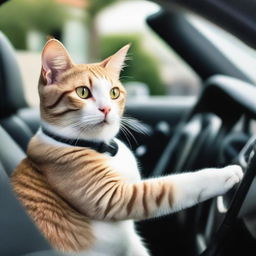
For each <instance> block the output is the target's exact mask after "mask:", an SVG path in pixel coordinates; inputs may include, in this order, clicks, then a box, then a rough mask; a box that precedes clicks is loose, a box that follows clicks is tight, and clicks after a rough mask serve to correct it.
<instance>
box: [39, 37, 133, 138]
mask: <svg viewBox="0 0 256 256" xmlns="http://www.w3.org/2000/svg"><path fill="white" fill-rule="evenodd" d="M128 49H129V45H126V46H124V47H123V48H121V49H120V50H119V51H118V52H116V53H115V54H114V55H112V56H110V57H108V58H107V59H105V60H103V61H102V62H100V63H94V64H75V63H74V62H73V60H72V59H71V57H70V55H69V54H68V52H67V50H66V49H65V47H64V46H63V45H62V44H61V43H60V42H59V41H58V40H55V39H51V40H49V41H48V42H47V43H46V45H45V47H44V49H43V52H42V69H41V76H40V80H39V96H40V110H41V118H42V121H43V123H44V125H46V126H48V128H50V129H52V130H54V132H58V133H60V134H61V135H64V136H66V137H71V138H74V139H75V138H84V139H91V140H104V141H107V140H109V139H111V138H113V137H114V136H115V135H116V134H117V133H118V131H119V128H120V118H121V116H122V114H123V111H124V106H125V97H126V92H125V89H124V87H123V86H122V84H121V82H120V81H119V75H120V72H121V70H122V67H123V65H124V61H125V57H126V54H127V51H128Z"/></svg>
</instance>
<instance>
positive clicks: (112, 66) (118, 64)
mask: <svg viewBox="0 0 256 256" xmlns="http://www.w3.org/2000/svg"><path fill="white" fill-rule="evenodd" d="M130 46H131V45H130V44H127V45H125V46H124V47H122V48H121V49H120V50H119V51H117V52H116V53H115V54H113V55H112V56H110V57H108V58H107V59H105V60H103V61H102V62H101V63H100V65H101V66H102V67H104V68H106V69H107V70H109V71H110V72H112V73H113V74H114V75H115V76H116V78H117V79H118V78H119V76H120V72H121V70H122V68H123V67H124V63H125V58H126V54H127V52H128V50H129V48H130Z"/></svg>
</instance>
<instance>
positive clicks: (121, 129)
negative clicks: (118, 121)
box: [120, 125, 132, 148]
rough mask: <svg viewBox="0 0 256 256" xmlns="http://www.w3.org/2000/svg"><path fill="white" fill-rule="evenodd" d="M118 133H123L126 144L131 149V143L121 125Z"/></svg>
mask: <svg viewBox="0 0 256 256" xmlns="http://www.w3.org/2000/svg"><path fill="white" fill-rule="evenodd" d="M120 131H121V132H122V133H123V135H124V136H125V138H126V140H127V142H128V144H129V147H130V148H131V147H132V146H131V142H130V139H129V135H128V134H127V132H126V130H125V129H124V127H123V126H122V125H121V126H120Z"/></svg>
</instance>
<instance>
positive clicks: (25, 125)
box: [0, 0, 256, 256]
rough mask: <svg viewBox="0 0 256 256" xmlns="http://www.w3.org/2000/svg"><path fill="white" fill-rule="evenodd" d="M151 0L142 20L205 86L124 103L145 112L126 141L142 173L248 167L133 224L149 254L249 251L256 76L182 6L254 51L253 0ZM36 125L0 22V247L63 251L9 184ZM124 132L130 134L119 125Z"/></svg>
mask: <svg viewBox="0 0 256 256" xmlns="http://www.w3.org/2000/svg"><path fill="white" fill-rule="evenodd" d="M156 2H157V3H158V4H159V5H160V6H161V10H160V11H158V12H157V13H155V14H153V15H151V16H149V17H148V18H147V20H146V22H147V24H148V26H149V27H150V28H151V29H152V30H153V31H154V32H155V33H156V34H157V35H158V36H159V37H160V38H162V40H164V41H165V42H166V44H168V45H169V46H170V47H171V48H172V49H173V50H174V51H175V52H176V53H177V54H178V55H179V56H180V57H181V58H182V59H183V60H184V61H185V62H186V63H187V64H188V65H189V66H190V67H192V68H193V69H194V70H195V72H196V73H197V74H198V76H199V77H200V78H201V80H202V88H201V92H200V95H199V96H198V97H197V98H196V99H195V100H191V99H187V100H186V99H185V100H184V98H180V99H179V98H177V99H173V100H171V98H170V100H166V99H163V100H161V98H159V97H158V98H157V99H156V98H149V99H146V100H144V101H133V102H128V105H127V107H126V113H127V114H129V116H132V117H134V118H137V119H139V120H141V121H142V122H143V123H144V124H145V127H146V128H147V130H148V135H142V134H139V133H136V132H134V133H133V134H134V136H135V138H136V142H135V140H134V141H131V142H129V143H130V147H131V148H132V150H133V152H135V155H136V157H137V159H138V161H139V162H140V165H141V172H142V176H143V177H145V178H148V177H158V176H163V175H166V174H171V173H181V172H184V171H191V170H198V169H201V168H205V167H222V166H226V165H229V164H234V163H237V164H240V165H241V166H242V167H243V170H244V174H245V175H244V179H243V181H242V182H241V183H240V184H238V185H237V186H236V187H235V188H234V189H232V190H231V191H230V192H228V193H227V194H226V195H225V196H219V197H217V198H214V199H211V200H208V201H206V202H204V203H201V204H198V205H196V206H194V207H192V208H189V209H186V210H183V211H180V212H177V213H174V214H172V215H168V216H164V217H161V218H157V219H151V220H145V221H140V222H138V223H136V225H137V229H138V230H139V233H140V234H141V235H142V237H143V238H144V240H145V243H146V244H147V246H148V248H149V250H150V252H151V254H152V255H158V256H165V255H166V256H167V255H184V256H196V255H202V256H213V255H226V256H227V255H255V253H256V200H255V195H256V180H255V178H254V176H255V171H256V154H254V151H255V150H256V148H255V142H256V138H255V134H254V131H255V124H256V100H255V99H256V87H255V82H256V81H255V80H253V79H252V78H251V77H250V76H248V75H247V74H246V73H244V72H243V70H242V69H241V68H240V67H239V66H237V65H235V64H234V63H233V62H232V61H231V60H230V59H229V58H227V56H226V55H225V54H224V53H223V52H222V51H221V50H220V49H218V48H217V47H216V46H215V45H214V43H213V42H211V40H210V39H209V38H207V37H206V36H205V35H204V34H203V33H202V32H201V31H200V30H198V29H197V27H196V26H194V24H193V23H192V22H191V20H190V19H189V18H188V15H197V16H199V17H201V18H203V19H205V20H208V21H209V22H211V23H213V24H215V25H216V26H219V27H221V28H222V29H224V30H226V31H227V32H229V33H230V34H232V35H233V36H234V37H236V38H238V39H239V40H240V41H242V42H243V43H244V44H246V45H248V46H249V47H251V48H252V49H254V50H255V47H256V16H255V11H256V2H254V1H249V0H244V1H238V0H230V1H221V0H215V1H196V0H191V1H187V0H179V1H177V0H161V1H156ZM0 8H1V7H0ZM0 29H1V28H0ZM241 65H243V63H241ZM245 65H246V63H245ZM39 126H40V116H39V110H38V109H37V108H31V107H30V106H29V105H28V104H27V102H26V100H25V96H24V92H23V81H22V77H21V74H20V70H19V67H18V64H17V60H16V56H15V50H14V48H13V46H12V45H11V43H10V42H9V40H8V38H7V37H6V36H5V35H4V34H3V33H2V32H1V31H0V205H1V211H0V255H3V256H8V255H10V256H16V255H17V256H21V255H31V256H33V255H35V256H36V255H42V256H44V255H62V254H60V253H59V252H55V251H54V250H53V249H52V248H51V246H50V244H49V243H48V242H47V241H46V240H45V239H44V237H43V236H42V235H41V233H40V232H39V231H38V229H37V227H36V226H35V225H34V224H33V222H32V220H31V219H30V218H29V216H28V215H27V214H26V211H25V210H24V209H23V206H22V205H21V204H20V203H19V202H18V200H17V199H16V197H15V194H14V193H13V192H12V188H11V186H10V183H9V177H10V175H11V174H12V172H13V170H14V169H15V167H16V166H17V165H18V163H19V162H20V161H21V160H22V159H23V158H24V157H25V156H26V148H27V145H28V142H29V140H30V138H31V137H32V136H33V134H35V132H36V131H37V129H38V128H39ZM120 137H121V139H122V140H124V141H126V138H125V137H124V136H122V134H121V135H120ZM126 143H128V141H126ZM141 149H143V150H141Z"/></svg>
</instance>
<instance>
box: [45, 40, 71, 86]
mask: <svg viewBox="0 0 256 256" xmlns="http://www.w3.org/2000/svg"><path fill="white" fill-rule="evenodd" d="M73 65H74V64H73V61H72V59H71V57H70V56H69V54H68V52H67V50H66V48H65V47H64V45H63V44H62V43H61V42H60V41H58V40H56V39H50V40H49V41H47V43H46V45H45V47H44V49H43V52H42V76H43V78H44V81H45V84H46V85H50V84H54V83H56V82H57V81H58V77H59V75H60V74H61V73H62V72H64V71H66V70H68V69H70V68H71V67H72V66H73Z"/></svg>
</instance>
